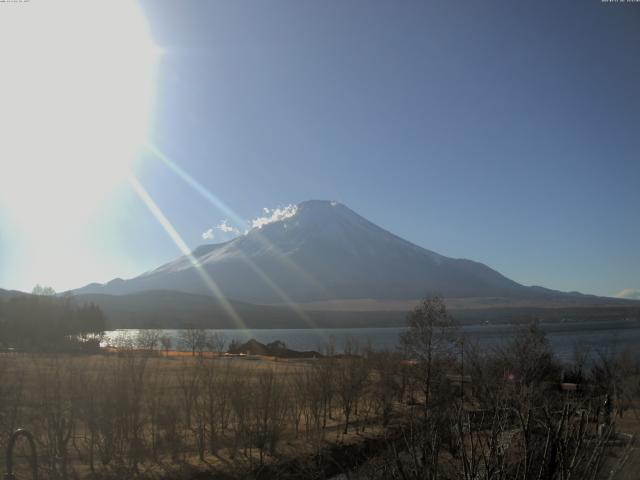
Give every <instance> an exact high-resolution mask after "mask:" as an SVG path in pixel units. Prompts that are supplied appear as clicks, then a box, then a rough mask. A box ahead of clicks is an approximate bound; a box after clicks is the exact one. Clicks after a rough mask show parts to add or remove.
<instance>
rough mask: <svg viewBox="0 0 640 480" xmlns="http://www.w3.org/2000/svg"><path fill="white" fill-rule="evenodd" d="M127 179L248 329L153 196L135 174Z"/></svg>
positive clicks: (224, 304)
mask: <svg viewBox="0 0 640 480" xmlns="http://www.w3.org/2000/svg"><path fill="white" fill-rule="evenodd" d="M127 179H128V181H129V183H130V184H131V186H132V187H133V189H134V191H135V192H136V194H137V195H138V196H139V197H140V199H141V200H142V201H143V202H144V204H145V205H146V206H147V208H148V209H149V211H150V212H151V214H152V215H153V216H154V217H155V219H156V220H157V221H158V223H159V224H160V225H161V226H162V228H163V229H164V231H165V232H166V233H167V235H168V236H169V238H171V240H173V242H174V243H175V244H176V246H177V247H178V249H179V250H180V251H181V252H182V253H183V254H184V255H185V256H186V257H187V258H188V259H189V261H190V262H191V264H192V265H193V266H194V267H195V269H196V271H197V272H198V274H199V275H200V277H201V278H202V281H203V282H204V283H205V285H206V286H207V288H208V289H209V290H210V291H211V293H212V294H213V295H214V296H215V297H216V298H217V299H218V300H219V301H220V304H221V305H222V308H224V310H225V311H226V312H227V314H228V315H229V316H230V317H231V319H232V320H233V321H234V322H235V323H236V326H238V327H239V328H242V329H245V330H246V329H247V326H246V324H245V323H244V321H243V320H242V318H241V317H240V315H238V313H237V312H236V311H235V309H234V308H233V306H232V305H231V304H230V303H229V301H228V300H227V299H226V298H225V296H224V294H223V293H222V291H221V290H220V288H219V287H218V285H217V284H216V282H214V281H213V279H212V278H211V277H210V276H209V274H208V273H207V272H206V271H205V270H204V268H202V265H201V264H200V262H199V261H198V259H197V258H195V257H194V256H193V254H192V253H191V249H190V248H189V246H188V245H187V244H186V243H185V241H184V240H183V239H182V237H181V236H180V234H179V233H178V231H177V230H176V229H175V228H174V227H173V225H172V224H171V222H170V221H169V219H168V218H167V217H166V216H165V214H164V213H162V210H161V209H160V207H158V205H157V204H156V202H155V201H154V200H153V198H151V195H149V193H148V192H147V190H146V189H145V188H144V187H143V186H142V184H141V183H140V182H139V181H138V179H137V178H136V177H135V176H134V175H133V173H131V172H129V174H128V176H127Z"/></svg>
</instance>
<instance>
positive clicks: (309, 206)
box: [75, 200, 559, 304]
mask: <svg viewBox="0 0 640 480" xmlns="http://www.w3.org/2000/svg"><path fill="white" fill-rule="evenodd" d="M193 256H194V257H195V258H196V259H197V261H198V262H199V263H200V265H201V268H202V269H203V270H204V271H205V272H206V274H207V275H209V276H210V277H211V279H212V280H213V281H214V282H215V283H216V284H217V285H218V286H219V288H220V290H222V292H223V293H224V295H226V296H227V297H228V298H231V299H236V300H240V301H244V302H251V303H262V304H282V303H287V302H288V301H293V302H312V301H320V300H332V299H350V298H379V299H392V298H395V299H415V298H421V297H424V296H425V295H430V294H440V295H443V296H445V297H449V298H455V297H514V296H516V297H531V296H534V297H535V296H538V297H540V296H553V295H556V294H559V292H553V291H550V290H543V289H535V288H530V287H524V286H522V285H520V284H518V283H516V282H514V281H512V280H510V279H508V278H506V277H504V276H503V275H501V274H500V273H498V272H496V271H495V270H492V269H491V268H489V267H487V266H486V265H483V264H481V263H478V262H474V261H471V260H466V259H454V258H449V257H445V256H443V255H439V254H438V253H435V252H432V251H430V250H427V249H425V248H422V247H419V246H417V245H414V244H412V243H410V242H408V241H406V240H404V239H402V238H400V237H398V236H396V235H394V234H392V233H390V232H388V231H386V230H384V229H382V228H380V227H378V226H377V225H374V224H373V223H371V222H369V221H368V220H366V219H365V218H363V217H361V216H360V215H358V214H356V213H355V212H353V211H352V210H350V209H349V208H347V207H346V206H344V205H342V204H339V203H336V202H329V201H319V200H315V201H307V202H303V203H301V204H299V205H298V206H297V209H296V210H295V214H294V215H292V216H290V217H288V218H284V219H282V220H279V221H274V222H272V223H269V224H266V225H264V226H262V228H254V229H252V230H251V231H249V232H248V233H247V234H246V235H243V236H240V237H238V238H236V239H234V240H231V241H229V242H226V243H221V244H215V245H203V246H201V247H198V248H197V249H196V250H195V251H194V252H193ZM146 290H177V291H182V292H187V293H195V294H210V291H209V289H208V288H207V286H206V285H205V283H204V282H203V281H202V278H201V275H200V274H199V273H198V271H197V269H196V268H195V267H194V266H193V262H192V261H191V259H189V258H188V257H186V256H183V257H180V258H178V259H176V260H175V261H173V262H170V263H168V264H166V265H163V266H161V267H159V268H157V269H156V270H153V271H151V272H147V273H145V274H143V275H140V276H138V277H135V278H133V279H129V280H122V279H116V280H114V281H112V282H109V283H108V284H106V285H100V284H91V285H88V286H86V287H84V288H82V289H79V290H77V291H76V292H75V293H77V294H81V293H104V294H117V295H121V294H128V293H134V292H142V291H146Z"/></svg>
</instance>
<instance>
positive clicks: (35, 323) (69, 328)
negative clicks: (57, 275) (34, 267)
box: [0, 286, 106, 350]
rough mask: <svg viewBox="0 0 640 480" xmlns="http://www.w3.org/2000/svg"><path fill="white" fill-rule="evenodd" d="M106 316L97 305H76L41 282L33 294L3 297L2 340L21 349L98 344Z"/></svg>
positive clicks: (1, 313)
mask: <svg viewBox="0 0 640 480" xmlns="http://www.w3.org/2000/svg"><path fill="white" fill-rule="evenodd" d="M105 329H106V318H105V316H104V314H103V312H102V310H101V309H100V307H98V306H97V305H94V304H87V305H76V304H75V303H74V302H73V301H72V299H71V298H69V297H57V296H55V292H54V291H53V290H52V289H50V288H48V287H39V286H37V287H36V288H35V289H34V294H32V295H21V296H17V297H13V298H10V299H9V300H7V301H5V302H1V301H0V344H1V345H2V346H4V347H5V348H7V347H15V348H21V349H39V350H50V349H57V348H60V347H63V346H72V345H75V346H78V345H85V346H89V345H92V346H97V344H98V343H99V340H100V338H101V336H102V334H103V333H104V331H105Z"/></svg>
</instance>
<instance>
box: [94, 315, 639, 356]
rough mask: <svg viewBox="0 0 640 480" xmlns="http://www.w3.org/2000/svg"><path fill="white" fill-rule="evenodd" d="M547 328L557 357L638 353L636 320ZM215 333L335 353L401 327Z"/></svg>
mask: <svg viewBox="0 0 640 480" xmlns="http://www.w3.org/2000/svg"><path fill="white" fill-rule="evenodd" d="M540 327H541V328H542V329H543V330H544V331H545V332H546V334H547V339H548V340H549V344H550V345H551V347H552V348H553V350H554V352H555V354H556V355H557V357H558V358H559V359H561V360H564V361H570V360H571V359H572V358H573V354H574V351H575V348H576V346H580V347H581V348H584V347H586V348H588V349H589V350H590V351H592V352H593V353H603V354H610V353H615V352H621V351H624V350H626V349H629V350H631V351H633V352H634V353H637V352H638V351H639V349H640V323H639V322H636V321H614V322H612V321H600V322H575V323H553V324H551V323H549V324H544V323H542V324H540ZM520 328H522V327H521V326H516V325H510V324H500V325H466V326H463V327H461V330H462V332H464V335H465V338H466V340H465V341H466V342H467V344H472V343H476V344H477V345H478V346H479V347H481V348H495V347H499V346H501V345H504V344H505V343H506V342H508V341H509V340H510V339H511V338H513V336H514V334H515V333H517V331H518V329H520ZM209 331H210V332H212V333H218V334H219V335H221V336H222V337H223V338H224V339H225V340H226V341H227V344H228V342H230V341H232V340H238V341H240V342H245V341H247V340H249V339H251V338H255V339H256V340H258V341H259V342H262V343H270V342H273V341H275V340H281V341H283V342H285V343H286V345H287V347H288V348H290V349H292V350H321V348H322V346H323V345H324V344H326V343H327V342H328V341H329V340H330V339H333V340H334V342H335V346H336V349H337V351H342V350H343V348H344V346H345V343H346V342H347V341H348V340H349V339H355V340H357V341H358V342H359V343H360V345H366V344H369V343H370V344H371V345H372V346H373V347H374V348H377V349H394V348H396V346H397V345H398V339H399V336H400V334H401V333H402V332H404V331H405V328H397V327H396V328H326V329H317V330H316V329H251V330H209ZM179 332H180V330H162V333H163V335H168V336H170V337H172V338H173V340H174V342H173V344H174V348H176V349H179V348H180V346H179V344H178V343H179V342H178V338H179ZM137 334H138V330H111V331H108V332H106V340H105V344H111V345H115V344H117V343H118V341H119V339H122V338H134V337H135V336H136V335H137Z"/></svg>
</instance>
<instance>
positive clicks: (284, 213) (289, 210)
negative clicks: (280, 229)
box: [251, 204, 298, 228]
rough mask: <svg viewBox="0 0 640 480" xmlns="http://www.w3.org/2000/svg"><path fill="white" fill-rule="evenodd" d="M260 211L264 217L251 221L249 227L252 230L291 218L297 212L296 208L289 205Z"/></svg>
mask: <svg viewBox="0 0 640 480" xmlns="http://www.w3.org/2000/svg"><path fill="white" fill-rule="evenodd" d="M262 211H263V212H264V214H265V216H263V217H258V218H255V219H253V220H251V226H252V227H253V228H262V227H264V226H265V225H268V224H270V223H273V222H279V221H280V220H284V219H286V218H290V217H293V216H294V215H295V214H296V213H297V211H298V206H297V205H291V204H289V205H287V206H286V207H283V208H266V207H265V208H263V209H262Z"/></svg>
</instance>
